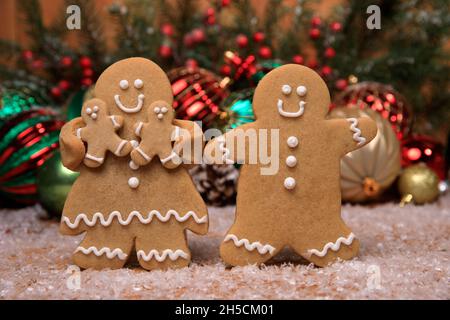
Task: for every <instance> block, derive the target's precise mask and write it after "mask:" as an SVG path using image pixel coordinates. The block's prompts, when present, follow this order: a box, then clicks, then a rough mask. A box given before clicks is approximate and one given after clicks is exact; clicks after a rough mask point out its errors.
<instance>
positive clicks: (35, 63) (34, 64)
mask: <svg viewBox="0 0 450 320" xmlns="http://www.w3.org/2000/svg"><path fill="white" fill-rule="evenodd" d="M43 66H44V61H43V60H42V59H36V60H34V61H33V62H31V67H33V68H35V69H41V68H42V67H43Z"/></svg>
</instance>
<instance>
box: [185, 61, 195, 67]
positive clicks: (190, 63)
mask: <svg viewBox="0 0 450 320" xmlns="http://www.w3.org/2000/svg"><path fill="white" fill-rule="evenodd" d="M185 66H186V67H188V68H197V67H198V62H197V60H195V59H187V60H186V63H185Z"/></svg>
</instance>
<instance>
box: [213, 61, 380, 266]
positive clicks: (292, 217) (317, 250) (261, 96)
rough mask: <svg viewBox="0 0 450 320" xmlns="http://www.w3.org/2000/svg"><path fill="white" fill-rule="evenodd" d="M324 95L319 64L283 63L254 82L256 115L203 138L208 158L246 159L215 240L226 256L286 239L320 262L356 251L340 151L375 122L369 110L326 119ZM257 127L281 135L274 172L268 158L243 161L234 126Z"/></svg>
mask: <svg viewBox="0 0 450 320" xmlns="http://www.w3.org/2000/svg"><path fill="white" fill-rule="evenodd" d="M329 103H330V98H329V93H328V89H327V87H326V84H325V82H324V81H323V80H322V79H321V77H320V76H319V75H318V74H317V73H316V72H314V71H313V70H311V69H309V68H307V67H304V66H300V65H284V66H282V67H279V68H277V69H275V70H273V71H271V72H270V73H269V74H267V75H266V76H265V77H264V78H263V79H262V80H261V81H260V83H259V84H258V86H257V88H256V91H255V95H254V99H253V109H254V112H255V115H256V121H255V122H253V123H250V124H246V125H243V126H241V127H239V128H237V129H235V130H232V131H229V132H227V133H226V134H225V135H223V136H220V137H218V138H216V139H214V140H212V141H211V142H209V144H208V145H207V146H206V149H205V157H206V158H207V159H208V158H209V160H210V161H211V160H213V161H214V162H217V163H223V162H227V163H230V162H236V161H237V160H242V161H243V162H244V164H243V166H242V168H241V173H240V177H239V183H238V190H237V207H236V218H235V221H234V224H233V226H232V227H231V229H230V230H229V231H228V233H227V234H226V236H225V239H224V241H223V243H222V245H221V248H220V253H221V256H222V258H223V260H224V261H225V262H226V263H228V264H230V265H233V266H235V265H244V264H248V263H257V264H259V263H264V262H265V261H267V260H269V259H270V258H272V257H273V256H274V255H276V254H277V253H278V252H279V251H280V250H281V249H282V248H283V247H285V246H290V247H292V248H293V249H294V250H295V251H296V252H297V253H298V254H300V255H302V256H303V257H304V258H306V259H307V260H309V261H311V262H313V263H314V264H316V265H318V266H325V265H327V264H328V263H330V262H331V261H334V260H336V259H337V258H341V259H350V258H352V257H354V256H355V255H356V254H357V252H358V248H359V242H358V240H357V239H356V238H355V235H354V234H353V233H352V231H351V230H350V229H349V228H348V226H347V225H346V224H345V223H344V221H343V220H342V218H341V194H340V179H339V170H340V158H341V157H342V156H344V155H345V154H346V153H348V152H350V151H352V150H355V149H358V148H360V147H362V146H363V145H365V144H366V143H368V142H369V141H370V140H372V139H373V138H374V137H375V135H376V132H377V128H376V125H375V123H374V121H372V120H371V119H369V118H359V119H356V118H352V119H333V120H326V114H327V111H328V107H329ZM261 129H266V130H268V131H267V132H272V133H273V134H275V133H277V134H278V135H279V141H278V145H279V149H278V150H279V154H278V157H277V159H278V160H279V161H278V163H279V167H278V170H277V172H275V174H267V175H265V174H262V172H263V171H262V170H261V169H262V168H264V167H265V165H263V164H261V163H260V162H258V163H256V164H250V163H249V161H248V159H249V158H250V157H251V156H252V155H251V154H249V150H250V149H249V145H248V143H246V144H241V147H239V145H238V144H237V143H238V141H237V140H238V139H239V137H242V135H238V134H237V132H238V130H241V131H243V132H244V134H247V136H251V134H250V132H251V131H252V130H256V132H257V133H256V134H255V135H253V136H255V137H258V132H261ZM258 139H260V138H258ZM269 140H270V139H269ZM270 141H271V140H270ZM272 143H273V142H272ZM236 145H237V147H236ZM276 150H277V149H276ZM239 154H241V155H244V157H241V158H239V157H240V156H239ZM208 155H209V156H208Z"/></svg>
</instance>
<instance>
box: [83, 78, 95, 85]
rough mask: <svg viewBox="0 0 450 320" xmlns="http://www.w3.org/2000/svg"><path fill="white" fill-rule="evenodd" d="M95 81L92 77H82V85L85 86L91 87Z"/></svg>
mask: <svg viewBox="0 0 450 320" xmlns="http://www.w3.org/2000/svg"><path fill="white" fill-rule="evenodd" d="M93 83H94V81H92V79H91V78H83V79H81V85H83V86H84V87H89V86H91V85H92V84H93Z"/></svg>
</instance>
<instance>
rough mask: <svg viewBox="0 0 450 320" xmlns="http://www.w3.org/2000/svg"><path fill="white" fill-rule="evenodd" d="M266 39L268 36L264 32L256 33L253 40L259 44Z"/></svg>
mask: <svg viewBox="0 0 450 320" xmlns="http://www.w3.org/2000/svg"><path fill="white" fill-rule="evenodd" d="M265 38H266V35H265V34H264V32H260V31H259V32H255V34H254V35H253V40H254V41H255V42H258V43H259V42H263V41H264V39H265Z"/></svg>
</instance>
